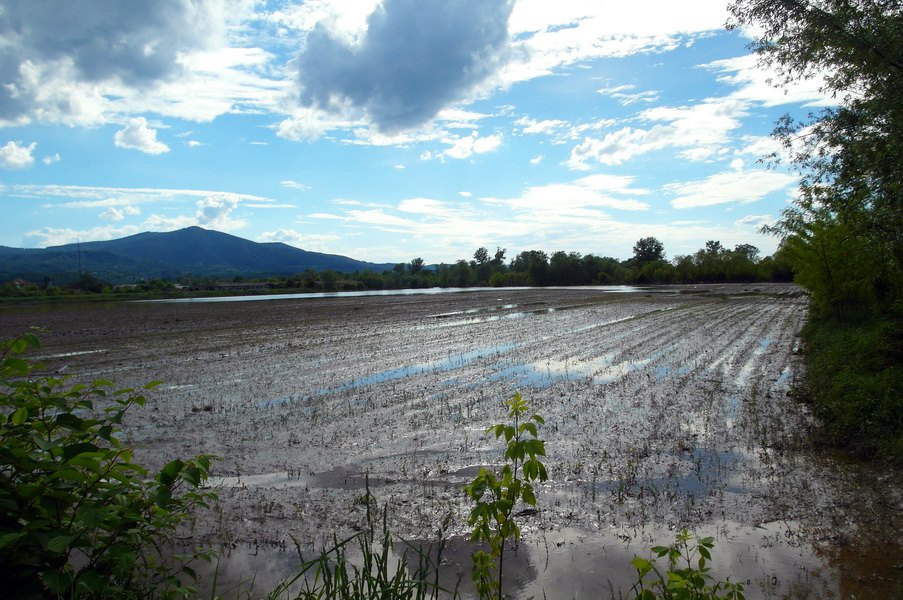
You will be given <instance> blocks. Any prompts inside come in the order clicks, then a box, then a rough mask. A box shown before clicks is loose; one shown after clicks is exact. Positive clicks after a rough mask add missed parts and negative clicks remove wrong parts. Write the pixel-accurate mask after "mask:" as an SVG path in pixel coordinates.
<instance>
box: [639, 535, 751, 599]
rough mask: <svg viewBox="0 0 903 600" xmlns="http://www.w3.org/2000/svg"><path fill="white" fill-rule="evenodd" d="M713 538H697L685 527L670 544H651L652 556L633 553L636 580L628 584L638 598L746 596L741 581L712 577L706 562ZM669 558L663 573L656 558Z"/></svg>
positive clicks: (738, 597)
mask: <svg viewBox="0 0 903 600" xmlns="http://www.w3.org/2000/svg"><path fill="white" fill-rule="evenodd" d="M714 546H715V542H714V540H713V539H712V538H711V537H704V538H697V537H695V536H694V535H693V534H691V533H690V532H689V531H687V530H686V529H684V530H682V531H681V532H680V533H678V534H677V537H676V538H675V540H674V543H673V544H672V545H670V546H655V547H653V548H652V554H654V555H655V556H654V557H650V558H648V559H646V558H642V557H639V556H635V557H634V558H633V561H632V564H633V567H634V568H635V569H636V571H637V582H636V583H635V584H634V585H633V587H632V588H630V592H631V594H632V596H631V597H632V598H637V600H658V599H660V600H745V596H744V595H743V584H742V583H732V582H731V581H729V580H728V581H715V580H714V578H713V577H712V575H711V574H710V569H709V567H708V562H709V561H711V560H712V553H711V552H712V548H714ZM665 557H667V559H668V570H667V571H666V572H665V573H662V572H661V571H660V570H659V568H658V565H657V564H656V561H657V559H659V558H665Z"/></svg>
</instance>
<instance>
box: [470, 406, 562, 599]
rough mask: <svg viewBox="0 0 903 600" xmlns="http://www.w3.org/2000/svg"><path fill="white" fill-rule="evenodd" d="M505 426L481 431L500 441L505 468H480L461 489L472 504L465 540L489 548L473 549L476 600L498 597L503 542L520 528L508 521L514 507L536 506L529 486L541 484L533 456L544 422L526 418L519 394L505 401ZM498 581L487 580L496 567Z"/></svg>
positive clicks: (539, 449) (540, 445) (541, 471)
mask: <svg viewBox="0 0 903 600" xmlns="http://www.w3.org/2000/svg"><path fill="white" fill-rule="evenodd" d="M505 405H506V406H507V407H508V418H509V419H511V422H510V423H508V424H505V423H500V424H498V425H494V426H493V427H490V428H489V429H487V432H492V433H494V434H495V437H496V439H498V438H501V437H502V436H504V438H505V444H506V447H505V464H504V466H502V468H501V470H500V471H499V472H498V473H494V472H492V471H490V470H488V469H486V468H485V467H484V468H481V469H480V472H479V474H478V475H477V476H476V477H475V478H474V480H473V481H472V482H471V483H470V484H469V485H468V486H467V488H466V490H467V495H468V496H469V497H470V499H471V500H472V501H473V502H474V503H475V505H474V507H473V509H472V510H471V511H470V519H469V523H470V525H471V526H472V527H473V532H472V534H471V536H470V539H471V541H473V542H481V543H486V544H488V545H489V552H486V551H484V550H478V551H477V552H475V553H474V554H473V572H472V577H473V580H474V584H475V586H476V588H477V592H478V593H479V594H480V597H481V598H489V597H492V596H493V595H495V593H496V592H497V593H498V598H499V600H501V598H502V575H503V570H504V559H505V543H506V542H507V541H508V540H518V539H520V536H521V531H520V527H518V525H517V522H516V521H515V520H514V509H515V508H516V507H517V505H518V502H523V504H526V505H529V506H533V507H535V506H536V495H535V493H534V491H533V486H532V483H531V482H534V481H537V480H539V481H540V482H543V481H546V479H548V475H547V473H546V468H545V466H544V465H543V464H542V462H540V460H539V457H540V456H545V454H546V448H545V442H544V441H543V440H541V439H539V434H538V428H539V426H540V425H542V424H543V423H544V421H543V418H542V417H541V416H539V415H536V414H534V415H532V416H530V417H528V416H527V414H528V412H529V407H528V405H527V402H526V401H525V400H524V399H523V398H522V397H521V395H520V393H515V394H514V397H513V398H511V399H510V400H508V401H507V402H506V403H505ZM496 561H498V565H497V569H498V576H497V577H494V576H493V573H492V571H493V568H494V567H495V566H496V565H495V562H496Z"/></svg>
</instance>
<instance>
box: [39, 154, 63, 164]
mask: <svg viewBox="0 0 903 600" xmlns="http://www.w3.org/2000/svg"><path fill="white" fill-rule="evenodd" d="M41 162H43V163H44V164H45V165H52V164H53V163H58V162H60V155H59V153H56V154H48V155H47V156H45V157H44V158H42V159H41Z"/></svg>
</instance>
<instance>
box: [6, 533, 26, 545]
mask: <svg viewBox="0 0 903 600" xmlns="http://www.w3.org/2000/svg"><path fill="white" fill-rule="evenodd" d="M26 533H27V532H25V531H15V532H13V533H7V534H4V535H0V548H6V547H8V546H11V545H13V544H15V543H16V542H18V541H19V540H20V539H22V538H23V537H25V534H26Z"/></svg>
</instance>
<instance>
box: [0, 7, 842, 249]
mask: <svg viewBox="0 0 903 600" xmlns="http://www.w3.org/2000/svg"><path fill="white" fill-rule="evenodd" d="M727 19H728V15H727V12H726V2H723V1H716V0H694V1H693V2H673V1H663V0H632V1H631V2H620V1H618V2H609V1H603V0H597V1H587V0H584V1H577V0H556V1H555V2H550V1H548V0H516V1H514V2H508V1H501V0H456V1H452V0H382V2H379V1H375V0H355V1H351V0H315V1H307V2H298V1H293V0H285V1H268V2H264V1H257V0H209V1H206V0H158V1H155V2H146V3H145V2H142V3H132V2H120V1H118V0H71V1H69V2H66V3H64V4H62V5H58V4H56V3H37V2H33V1H32V0H0V39H3V40H4V43H3V44H0V84H2V85H0V202H2V204H3V214H4V219H3V222H2V224H0V245H5V246H15V247H45V246H52V245H57V244H63V243H69V242H74V241H76V240H81V241H88V240H104V239H113V238H118V237H123V236H126V235H131V234H134V233H139V232H142V231H171V230H175V229H179V228H182V227H187V226H191V225H200V226H202V227H205V228H208V229H215V230H219V231H224V232H227V233H232V234H234V235H238V236H241V237H244V238H247V239H251V240H255V241H259V242H264V241H281V242H285V243H288V244H291V245H294V246H297V247H299V248H304V249H306V250H315V251H320V252H328V253H334V254H342V255H346V256H351V257H354V258H357V259H361V260H370V261H374V262H401V261H409V260H411V259H412V258H414V257H422V258H423V259H424V260H426V261H427V262H430V263H432V262H453V261H455V260H457V259H460V258H470V257H471V256H472V254H473V252H474V250H475V249H476V248H478V247H480V246H485V247H487V248H489V249H490V250H492V251H494V250H495V248H496V247H502V248H506V249H507V252H508V254H507V255H508V257H509V258H511V257H513V256H514V255H515V254H516V253H517V252H520V251H522V250H532V249H537V250H545V251H547V252H553V251H557V250H565V251H576V252H580V253H582V254H590V253H592V254H597V255H602V256H614V257H616V258H622V259H623V258H629V257H630V256H631V255H632V247H633V244H634V243H635V242H636V240H638V239H639V238H641V237H645V236H655V237H657V238H658V239H660V240H661V241H662V242H663V243H664V245H665V251H666V253H667V255H668V257H669V258H673V257H674V256H675V255H679V254H687V253H691V252H694V251H696V250H698V249H699V248H701V247H703V246H704V244H705V242H706V241H707V240H713V239H714V240H719V241H721V242H722V244H723V245H725V246H726V247H733V246H734V245H736V244H741V243H750V244H753V245H755V246H757V247H759V248H760V249H761V250H762V252H763V254H770V253H771V252H773V251H774V250H775V248H776V244H777V240H775V239H773V238H770V237H766V236H762V235H760V234H758V233H757V230H758V228H759V227H760V226H761V225H762V224H765V223H769V222H772V221H773V220H774V219H776V218H777V217H778V216H779V215H780V211H781V210H782V208H783V207H785V206H786V205H787V203H788V202H789V201H791V200H792V198H793V196H794V193H795V190H796V183H797V180H796V178H795V177H794V176H793V175H792V174H790V173H788V172H787V171H785V170H782V169H781V168H776V169H774V168H773V169H768V168H766V167H765V166H763V165H762V164H760V163H759V162H758V159H759V158H760V157H761V156H763V155H765V154H767V153H769V152H772V151H775V150H778V148H776V146H775V144H774V142H772V141H771V140H770V138H769V133H770V132H771V129H772V127H773V124H774V122H775V120H776V119H777V118H778V117H780V116H781V115H782V114H785V113H790V114H792V115H795V116H797V117H804V116H805V115H806V114H807V113H809V112H812V111H813V110H817V109H818V107H820V106H823V105H824V104H825V102H826V101H827V100H826V99H825V98H824V97H823V95H822V94H821V93H820V92H819V82H818V80H817V79H816V80H811V81H806V82H802V83H800V84H799V85H797V86H795V87H792V88H787V89H775V88H774V87H773V86H772V85H771V84H770V83H769V78H770V77H771V76H772V74H770V73H768V72H766V71H764V70H762V69H761V68H759V67H758V66H757V65H756V61H755V58H754V57H752V56H750V55H749V52H748V50H747V48H746V45H747V43H748V41H749V37H748V35H749V32H744V31H732V32H728V31H726V30H725V29H724V24H725V22H726V21H727Z"/></svg>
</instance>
